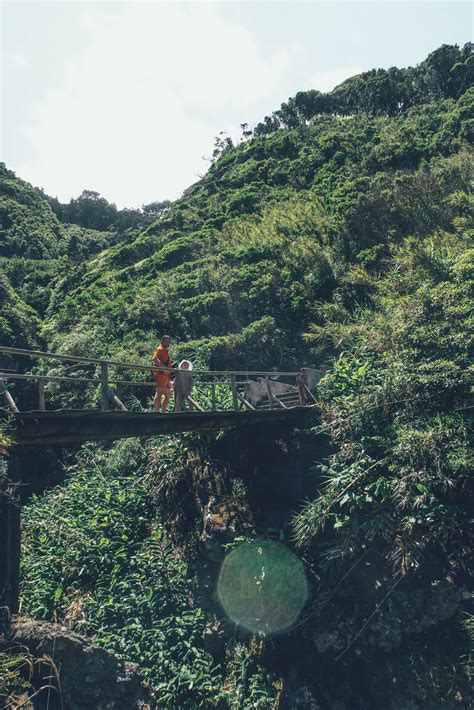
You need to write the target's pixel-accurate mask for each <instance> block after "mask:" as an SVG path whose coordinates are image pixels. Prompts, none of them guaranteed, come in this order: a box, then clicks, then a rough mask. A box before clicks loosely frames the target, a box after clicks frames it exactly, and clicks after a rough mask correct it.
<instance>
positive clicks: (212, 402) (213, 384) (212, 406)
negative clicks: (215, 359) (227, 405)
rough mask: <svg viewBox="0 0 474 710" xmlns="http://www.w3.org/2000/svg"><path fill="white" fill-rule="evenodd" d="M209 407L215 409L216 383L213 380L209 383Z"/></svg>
mask: <svg viewBox="0 0 474 710" xmlns="http://www.w3.org/2000/svg"><path fill="white" fill-rule="evenodd" d="M211 398H212V399H211V408H212V410H213V411H214V410H215V409H216V383H215V382H213V383H212V385H211Z"/></svg>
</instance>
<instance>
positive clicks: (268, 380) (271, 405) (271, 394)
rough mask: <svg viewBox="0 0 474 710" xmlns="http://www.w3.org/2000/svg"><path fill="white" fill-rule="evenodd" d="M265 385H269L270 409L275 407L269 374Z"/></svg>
mask: <svg viewBox="0 0 474 710" xmlns="http://www.w3.org/2000/svg"><path fill="white" fill-rule="evenodd" d="M265 385H266V387H267V395H268V406H269V407H270V409H273V393H272V389H271V387H270V379H269V377H268V375H265Z"/></svg>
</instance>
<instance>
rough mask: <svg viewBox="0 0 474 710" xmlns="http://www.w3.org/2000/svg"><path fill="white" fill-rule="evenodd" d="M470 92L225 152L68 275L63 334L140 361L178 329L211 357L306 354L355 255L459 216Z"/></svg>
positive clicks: (53, 321)
mask: <svg viewBox="0 0 474 710" xmlns="http://www.w3.org/2000/svg"><path fill="white" fill-rule="evenodd" d="M473 102H474V93H473V91H472V90H470V91H468V92H467V93H466V94H464V95H463V96H462V97H461V98H460V99H459V100H458V101H454V100H443V101H440V102H438V103H433V104H427V105H425V106H421V107H416V108H413V109H410V110H409V111H407V112H405V113H404V114H403V115H401V116H398V117H387V116H385V117H378V116H377V117H375V116H372V115H367V114H359V115H356V116H353V117H348V118H340V117H332V116H331V117H329V116H319V117H317V118H316V119H314V121H313V122H311V123H310V124H309V125H307V126H303V127H300V128H297V129H291V130H290V129H280V130H278V131H276V132H275V133H273V134H271V135H268V136H263V137H257V138H253V139H251V140H250V141H248V142H245V143H243V144H241V145H239V146H237V147H236V148H232V149H227V150H226V151H225V152H224V153H223V155H222V156H221V157H220V159H219V160H218V161H217V162H216V163H215V164H214V165H213V166H212V167H211V169H210V170H209V172H208V174H207V175H206V177H205V178H204V179H203V180H202V181H200V182H199V183H198V184H196V185H194V186H193V187H192V188H190V189H189V190H188V191H187V193H186V194H185V195H184V197H183V198H182V199H181V200H179V201H177V202H176V203H174V204H173V206H172V208H171V209H170V210H169V211H168V212H167V213H165V215H164V216H163V217H162V218H161V219H160V220H158V221H157V222H155V223H154V224H152V225H151V226H150V227H149V228H148V229H147V230H146V231H145V232H143V233H142V234H140V235H139V236H138V237H137V238H136V239H134V240H133V241H131V242H130V243H128V244H125V245H117V246H114V247H112V248H111V249H108V250H106V251H104V252H102V253H101V254H99V255H98V256H97V257H95V258H93V259H91V260H89V261H88V262H83V263H81V264H80V266H79V267H78V268H77V269H76V270H74V271H70V272H69V273H67V274H66V276H65V277H64V278H63V279H62V280H61V281H60V282H59V283H58V285H57V287H56V289H55V292H54V294H53V296H52V299H51V305H50V308H49V310H48V324H49V325H48V332H49V334H50V337H51V344H52V345H54V347H55V348H58V347H67V341H68V338H69V337H72V338H73V339H74V332H75V331H80V332H84V331H85V330H87V331H88V332H89V333H90V339H89V340H88V342H87V347H88V348H89V351H90V350H91V349H92V350H94V351H97V352H102V353H104V354H106V353H107V354H118V353H119V352H120V351H121V349H123V350H126V351H127V352H129V353H130V354H132V353H133V355H134V356H135V357H140V358H142V357H144V356H146V357H148V353H149V351H150V348H151V346H152V344H153V343H154V342H155V341H156V338H157V335H158V334H159V333H160V332H162V331H170V332H171V333H172V335H173V336H174V338H175V340H177V341H178V342H179V343H182V344H183V346H182V348H181V350H183V351H185V352H187V353H188V354H193V353H199V354H200V357H201V358H203V359H204V360H206V361H207V362H208V363H209V364H210V365H211V366H212V367H217V366H218V365H219V364H220V365H222V366H227V365H229V366H231V365H234V364H235V363H237V362H240V361H241V358H242V357H243V356H245V359H246V361H247V362H248V364H249V366H266V367H272V366H274V367H279V366H280V363H281V362H282V361H283V360H284V361H286V362H288V364H290V363H292V364H296V363H300V364H302V363H303V362H305V361H308V358H309V357H310V356H309V353H308V351H307V349H305V346H304V343H303V342H302V340H301V337H300V336H301V334H302V333H303V332H304V331H305V330H306V329H307V327H308V324H309V322H310V320H311V313H312V308H313V304H314V302H315V301H317V300H319V299H327V298H329V297H331V295H332V294H333V292H334V289H335V288H336V287H338V288H342V291H343V292H344V288H343V286H342V285H341V283H340V277H341V275H342V274H343V273H344V271H345V270H346V268H347V265H348V264H349V263H366V262H371V264H372V266H373V268H378V265H379V264H380V263H381V259H382V258H383V257H384V256H385V255H386V254H387V253H388V251H387V250H388V249H389V246H390V244H396V243H399V242H400V241H401V240H402V239H403V238H404V237H406V236H408V235H413V236H415V237H419V238H422V237H424V236H426V235H428V234H430V233H431V232H432V231H433V230H434V229H437V228H443V227H448V226H449V225H450V223H451V220H452V218H453V217H454V215H455V209H454V208H453V206H452V204H451V203H450V202H449V200H448V197H449V195H450V194H451V193H452V192H455V191H456V190H465V189H468V186H469V183H470V180H471V178H472V161H471V156H470V153H469V149H468V141H467V140H466V135H467V130H468V126H469V125H470V121H472V118H471V116H472V111H473ZM346 295H347V297H348V298H350V297H351V294H350V293H347V294H346ZM344 297H345V296H344V295H341V298H344Z"/></svg>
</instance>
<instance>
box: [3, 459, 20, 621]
mask: <svg viewBox="0 0 474 710" xmlns="http://www.w3.org/2000/svg"><path fill="white" fill-rule="evenodd" d="M21 466H22V457H21V453H20V452H18V451H16V452H14V453H13V452H11V453H10V457H9V462H8V470H7V480H6V481H4V482H3V483H2V485H1V488H0V606H7V607H8V608H9V609H10V612H11V613H12V614H16V613H18V602H19V587H20V552H21V501H20V485H21Z"/></svg>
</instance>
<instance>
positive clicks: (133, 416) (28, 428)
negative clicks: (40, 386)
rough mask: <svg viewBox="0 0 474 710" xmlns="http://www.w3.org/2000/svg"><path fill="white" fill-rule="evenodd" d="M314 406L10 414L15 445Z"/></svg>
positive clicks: (154, 431) (193, 427)
mask: <svg viewBox="0 0 474 710" xmlns="http://www.w3.org/2000/svg"><path fill="white" fill-rule="evenodd" d="M314 409H315V407H308V406H306V407H292V408H291V409H271V410H255V411H249V410H245V411H224V412H217V411H211V412H179V413H176V414H158V413H155V412H130V411H128V412H122V411H108V412H101V411H97V410H64V409H61V410H54V411H30V412H17V413H15V414H14V415H13V422H12V424H13V428H14V431H15V436H14V439H15V443H16V444H17V445H21V446H25V445H27V446H28V445H35V446H38V445H44V446H49V445H68V444H82V443H84V442H85V441H91V440H94V441H103V440H109V441H112V440H115V439H126V438H129V437H133V436H157V435H159V434H177V433H179V432H185V431H212V430H218V429H228V428H231V427H235V426H252V427H253V426H255V425H264V424H267V423H273V422H296V421H297V420H298V419H300V418H301V417H304V416H306V415H309V414H311V412H314Z"/></svg>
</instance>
